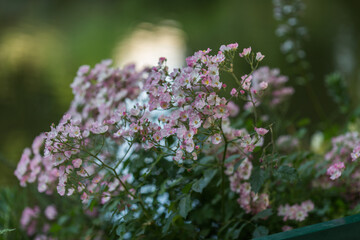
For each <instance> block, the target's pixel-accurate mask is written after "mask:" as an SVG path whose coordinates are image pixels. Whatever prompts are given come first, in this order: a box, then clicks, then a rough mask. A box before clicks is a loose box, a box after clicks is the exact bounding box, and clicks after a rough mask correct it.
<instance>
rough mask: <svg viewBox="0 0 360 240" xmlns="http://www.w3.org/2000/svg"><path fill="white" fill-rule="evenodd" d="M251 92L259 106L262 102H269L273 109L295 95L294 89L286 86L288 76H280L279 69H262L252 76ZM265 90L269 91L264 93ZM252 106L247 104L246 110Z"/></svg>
mask: <svg viewBox="0 0 360 240" xmlns="http://www.w3.org/2000/svg"><path fill="white" fill-rule="evenodd" d="M252 76H253V77H252V86H251V91H252V92H253V93H256V94H255V96H254V97H255V100H254V101H255V102H256V103H257V106H258V105H260V104H261V102H265V101H266V102H269V105H270V106H271V107H275V106H277V105H279V104H281V103H283V102H284V101H285V100H286V99H287V98H288V97H289V96H290V95H292V94H293V93H294V89H293V88H292V87H287V86H285V85H284V84H285V83H286V82H287V81H288V78H287V77H286V76H283V75H280V71H279V69H270V68H269V67H260V68H259V69H257V70H256V71H254V73H253V75H252ZM265 89H268V90H267V91H266V92H264V90H265ZM250 107H251V104H250V103H247V104H246V105H245V108H250Z"/></svg>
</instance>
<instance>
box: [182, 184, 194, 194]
mask: <svg viewBox="0 0 360 240" xmlns="http://www.w3.org/2000/svg"><path fill="white" fill-rule="evenodd" d="M192 185H193V184H192V183H189V184H186V185H185V187H184V188H183V189H182V193H184V194H187V193H189V192H190V190H191V187H192Z"/></svg>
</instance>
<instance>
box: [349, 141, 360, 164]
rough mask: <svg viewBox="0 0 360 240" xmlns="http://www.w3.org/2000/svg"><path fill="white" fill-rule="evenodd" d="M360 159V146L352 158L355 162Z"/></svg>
mask: <svg viewBox="0 0 360 240" xmlns="http://www.w3.org/2000/svg"><path fill="white" fill-rule="evenodd" d="M359 157H360V145H358V146H357V147H355V148H354V150H353V151H352V153H351V158H352V160H353V161H355V160H356V159H358V158H359Z"/></svg>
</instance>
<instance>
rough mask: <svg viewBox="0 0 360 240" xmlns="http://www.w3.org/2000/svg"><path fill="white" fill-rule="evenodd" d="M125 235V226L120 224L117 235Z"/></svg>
mask: <svg viewBox="0 0 360 240" xmlns="http://www.w3.org/2000/svg"><path fill="white" fill-rule="evenodd" d="M124 233H125V224H120V225H119V226H118V227H117V228H116V235H118V236H121V235H123V234H124Z"/></svg>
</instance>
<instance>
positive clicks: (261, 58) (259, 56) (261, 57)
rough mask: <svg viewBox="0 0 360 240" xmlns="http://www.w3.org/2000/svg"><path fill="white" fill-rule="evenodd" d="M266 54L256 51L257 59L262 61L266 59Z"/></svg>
mask: <svg viewBox="0 0 360 240" xmlns="http://www.w3.org/2000/svg"><path fill="white" fill-rule="evenodd" d="M264 57H265V56H264V55H262V54H261V52H257V53H256V61H258V62H260V61H261V60H263V59H264Z"/></svg>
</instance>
